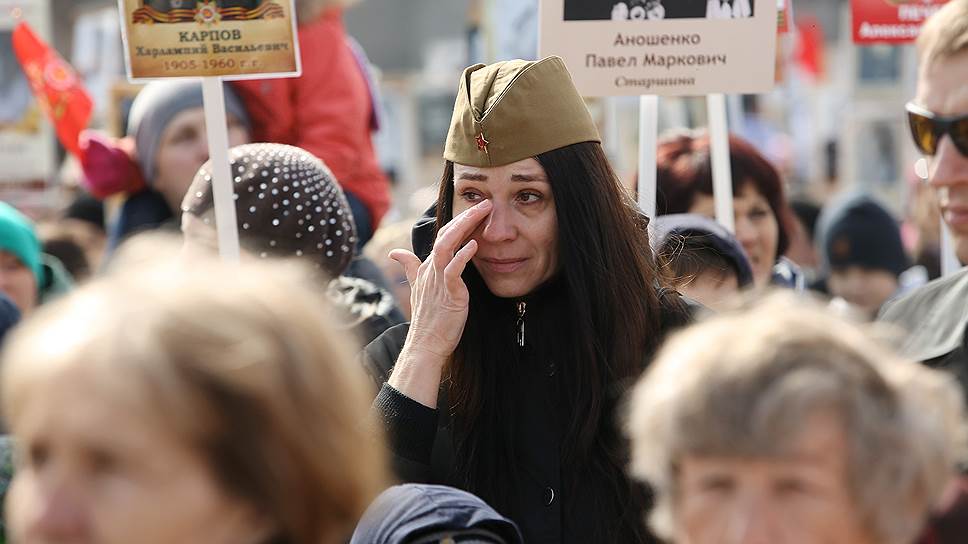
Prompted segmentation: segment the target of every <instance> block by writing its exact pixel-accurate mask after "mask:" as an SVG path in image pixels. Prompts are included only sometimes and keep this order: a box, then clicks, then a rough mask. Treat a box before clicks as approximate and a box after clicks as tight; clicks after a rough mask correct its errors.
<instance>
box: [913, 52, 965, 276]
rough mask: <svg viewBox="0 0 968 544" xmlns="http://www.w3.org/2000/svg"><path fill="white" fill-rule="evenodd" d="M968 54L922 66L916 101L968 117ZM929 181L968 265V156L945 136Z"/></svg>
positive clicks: (943, 113) (938, 111) (944, 112)
mask: <svg viewBox="0 0 968 544" xmlns="http://www.w3.org/2000/svg"><path fill="white" fill-rule="evenodd" d="M965 77H968V51H964V52H961V53H958V54H957V55H955V56H953V57H950V58H947V59H939V60H936V61H934V62H931V63H929V64H927V65H925V66H922V67H921V70H920V72H919V74H918V91H917V97H916V98H915V100H914V101H915V102H916V103H917V104H918V105H920V106H922V107H924V108H926V109H928V110H930V111H932V112H934V113H935V114H937V115H941V116H946V117H947V116H954V115H964V114H968V86H966V85H965ZM929 164H930V168H929V170H928V181H929V183H930V184H931V186H932V187H934V189H935V191H936V192H937V194H938V201H939V204H940V206H941V214H942V217H943V218H944V221H945V223H947V224H948V226H949V227H950V228H951V234H952V236H953V238H954V242H955V249H956V251H957V253H958V258H959V259H960V260H961V262H962V263H968V157H966V156H964V155H962V154H961V153H960V152H959V151H958V150H957V149H956V148H955V146H954V144H953V143H952V142H951V138H950V137H949V136H945V137H944V138H942V140H941V141H940V142H939V145H938V150H937V152H936V153H935V155H934V157H931V158H930V159H929Z"/></svg>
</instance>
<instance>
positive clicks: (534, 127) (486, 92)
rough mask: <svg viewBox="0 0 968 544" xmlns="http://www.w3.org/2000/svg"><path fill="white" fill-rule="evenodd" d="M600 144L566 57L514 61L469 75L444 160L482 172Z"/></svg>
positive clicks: (480, 67) (456, 108)
mask: <svg viewBox="0 0 968 544" xmlns="http://www.w3.org/2000/svg"><path fill="white" fill-rule="evenodd" d="M601 141H602V139H601V137H600V136H599V135H598V129H597V128H596V127H595V122H594V121H592V116H591V114H589V113H588V108H586V107H585V101H584V100H583V99H582V97H581V95H580V94H578V89H576V88H575V84H574V82H572V80H571V74H569V73H568V69H567V68H565V62H564V61H563V60H561V57H548V58H546V59H544V60H541V61H537V62H536V61H525V60H511V61H506V62H498V63H495V64H491V65H484V64H475V65H474V66H471V67H469V68H467V69H466V70H464V75H463V76H461V80H460V89H459V90H458V92H457V103H456V104H455V105H454V117H453V119H452V120H451V122H450V131H449V132H448V133H447V142H446V144H445V145H444V158H445V159H447V160H449V161H451V162H455V163H457V164H463V165H465V166H476V167H479V168H483V167H489V166H503V165H505V164H510V163H512V162H515V161H520V160H522V159H527V158H530V157H535V156H537V155H539V154H541V153H545V152H547V151H551V150H553V149H558V148H561V147H565V146H568V145H571V144H577V143H580V142H599V143H601Z"/></svg>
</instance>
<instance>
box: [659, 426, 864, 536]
mask: <svg viewBox="0 0 968 544" xmlns="http://www.w3.org/2000/svg"><path fill="white" fill-rule="evenodd" d="M846 463H847V443H846V439H845V436H844V431H843V430H842V427H841V426H840V425H839V423H838V422H837V420H836V419H834V418H831V417H814V418H813V419H812V420H810V421H808V424H807V425H806V426H804V429H803V431H802V432H801V433H800V436H799V437H798V438H797V440H795V442H794V444H793V448H791V451H790V453H789V454H788V455H786V456H783V457H781V458H777V459H762V460H751V459H742V458H727V457H723V458H720V457H690V456H687V457H685V458H683V459H682V463H681V465H680V469H681V470H680V472H679V476H678V478H679V482H678V483H679V487H680V490H681V491H680V494H679V498H678V500H677V503H676V505H675V507H676V510H675V514H674V516H675V519H674V522H675V525H676V528H677V532H678V534H677V535H676V538H675V541H676V542H681V543H683V544H873V540H872V539H871V538H870V535H868V534H867V531H866V530H864V529H863V528H862V526H861V524H860V522H859V519H860V515H859V513H858V510H857V508H856V505H855V504H854V501H853V500H852V498H851V494H850V491H849V489H848V485H847V464H846Z"/></svg>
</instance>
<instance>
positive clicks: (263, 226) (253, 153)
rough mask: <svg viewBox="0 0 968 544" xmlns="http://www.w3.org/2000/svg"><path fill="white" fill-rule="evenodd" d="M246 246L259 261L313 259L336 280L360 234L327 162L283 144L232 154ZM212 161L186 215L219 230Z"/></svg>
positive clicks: (190, 193)
mask: <svg viewBox="0 0 968 544" xmlns="http://www.w3.org/2000/svg"><path fill="white" fill-rule="evenodd" d="M229 156H230V162H231V175H232V179H233V184H232V185H233V188H234V189H235V211H236V214H237V222H238V228H239V238H240V242H241V244H242V247H243V248H244V249H246V250H247V251H249V252H251V253H253V254H254V255H257V256H259V257H269V256H281V257H296V258H299V259H305V260H309V261H310V262H311V263H312V264H313V265H314V266H316V267H317V268H320V269H321V270H323V271H325V272H326V273H327V274H329V275H330V276H332V277H335V276H339V275H340V274H342V273H343V272H344V271H345V270H346V268H347V267H348V266H349V264H350V261H351V260H352V259H353V252H354V248H355V245H356V232H355V230H354V226H353V215H352V212H351V211H350V206H349V204H348V203H347V201H346V197H345V196H344V195H343V190H342V188H340V186H339V183H338V182H337V181H336V179H335V178H334V177H333V174H332V172H330V171H329V168H327V167H326V165H325V164H323V161H321V160H320V159H318V158H316V157H315V156H314V155H312V154H311V153H309V152H308V151H305V150H303V149H300V148H298V147H292V146H288V145H282V144H246V145H240V146H237V147H234V148H232V149H231V150H230V151H229ZM213 208H214V201H213V196H212V168H211V162H210V161H209V162H206V163H205V164H204V165H203V166H202V168H201V169H199V171H198V173H197V174H196V175H195V180H194V181H193V182H192V185H191V187H190V188H189V190H188V193H187V194H186V196H185V201H184V202H183V203H182V211H183V212H186V213H190V214H192V215H194V216H196V217H198V218H200V219H202V221H203V222H205V223H206V224H211V225H213V226H214V209H213Z"/></svg>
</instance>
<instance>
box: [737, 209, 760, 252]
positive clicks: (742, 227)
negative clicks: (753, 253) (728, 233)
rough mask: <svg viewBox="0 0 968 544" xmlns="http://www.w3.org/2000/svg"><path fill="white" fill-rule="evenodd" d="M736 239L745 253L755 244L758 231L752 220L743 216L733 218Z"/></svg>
mask: <svg viewBox="0 0 968 544" xmlns="http://www.w3.org/2000/svg"><path fill="white" fill-rule="evenodd" d="M735 221H736V223H735V227H736V240H737V241H738V242H739V243H740V244H741V245H742V246H743V249H745V250H746V252H747V253H749V251H750V250H751V249H753V248H754V247H755V246H756V239H757V235H758V232H757V230H756V227H754V226H753V222H752V221H750V220H749V219H748V218H746V217H743V216H737V217H736V219H735Z"/></svg>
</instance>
